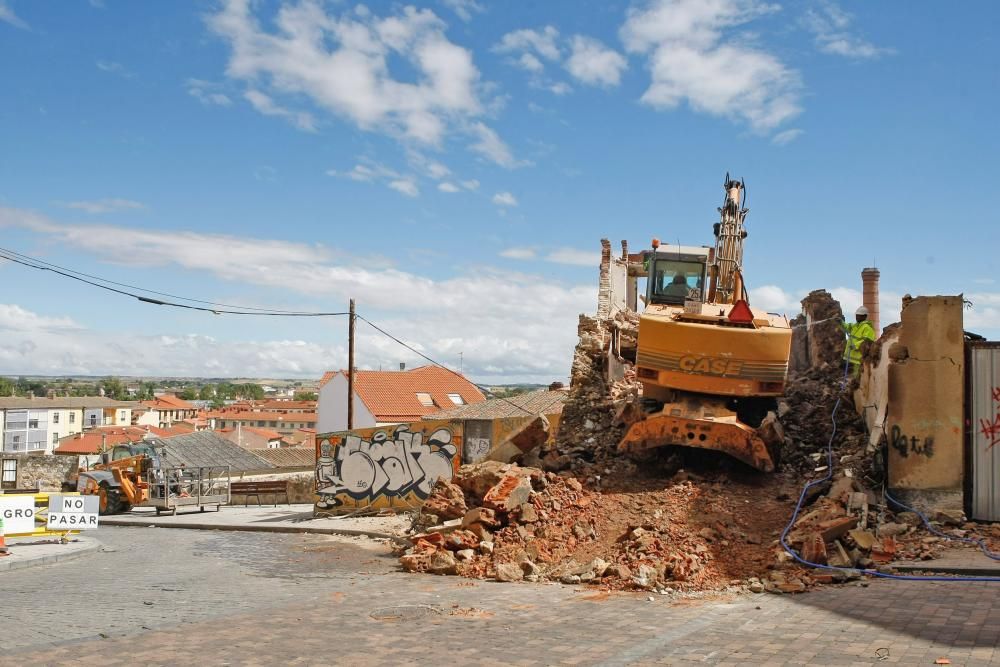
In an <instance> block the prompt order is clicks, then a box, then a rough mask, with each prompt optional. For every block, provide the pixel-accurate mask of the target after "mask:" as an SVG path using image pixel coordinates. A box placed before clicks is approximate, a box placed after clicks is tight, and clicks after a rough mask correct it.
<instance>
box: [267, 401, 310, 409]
mask: <svg viewBox="0 0 1000 667" xmlns="http://www.w3.org/2000/svg"><path fill="white" fill-rule="evenodd" d="M254 407H255V408H260V409H261V410H313V411H315V410H316V401H275V400H271V401H261V402H260V403H254Z"/></svg>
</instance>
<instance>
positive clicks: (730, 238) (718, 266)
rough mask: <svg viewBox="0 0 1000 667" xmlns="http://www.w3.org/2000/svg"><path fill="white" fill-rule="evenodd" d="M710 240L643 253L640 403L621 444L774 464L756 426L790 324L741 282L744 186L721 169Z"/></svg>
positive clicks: (783, 367)
mask: <svg viewBox="0 0 1000 667" xmlns="http://www.w3.org/2000/svg"><path fill="white" fill-rule="evenodd" d="M725 191H726V196H725V201H724V203H723V206H722V207H721V208H720V209H719V212H720V214H721V221H720V222H719V223H717V224H716V225H715V226H714V233H715V246H714V247H707V246H706V247H687V246H666V245H661V244H660V243H659V242H658V241H657V240H656V239H654V240H653V244H652V245H653V248H652V250H651V251H647V252H646V253H645V261H644V266H645V268H646V271H645V273H646V277H647V280H646V283H647V286H646V287H647V289H646V296H645V302H646V306H645V309H644V310H643V312H642V313H641V315H640V317H639V333H638V343H637V349H636V354H635V366H636V377H637V378H638V380H639V381H640V382H641V383H642V402H641V404H637V405H636V406H634V408H633V409H632V410H630V411H628V412H626V414H625V419H626V425H627V426H628V430H627V432H626V434H625V436H624V437H623V438H622V440H621V442H620V443H619V445H618V446H619V450H620V451H623V452H641V451H644V450H649V449H653V448H656V447H662V446H665V445H680V446H684V447H698V448H702V449H710V450H716V451H719V452H722V453H725V454H728V455H729V456H732V457H733V458H736V459H739V460H740V461H743V462H744V463H747V464H749V465H751V466H753V467H754V468H757V469H759V470H762V471H764V472H771V471H773V470H774V469H775V466H776V464H777V454H778V449H779V447H780V443H779V442H776V441H774V439H773V438H771V439H770V440H771V441H770V442H765V439H764V437H762V435H761V433H760V432H759V430H758V428H757V427H758V426H759V425H760V424H761V421H762V420H763V419H764V417H765V416H766V414H767V412H768V411H769V410H771V409H773V407H774V405H775V402H776V397H778V396H781V395H782V393H783V392H784V388H785V379H786V375H787V372H788V356H789V352H790V348H791V328H790V327H789V324H788V320H787V319H786V318H785V317H784V316H782V315H777V314H775V313H767V312H764V311H761V310H757V309H753V308H751V307H750V305H749V297H748V294H747V291H746V288H745V286H744V282H743V274H742V264H743V244H744V241H745V239H746V237H747V234H746V231H745V229H744V226H743V223H744V219H745V217H746V214H747V212H748V209H746V208H745V207H744V201H745V187H744V184H743V183H742V182H741V181H736V180H733V179H730V178H729V175H728V174H727V175H726V181H725Z"/></svg>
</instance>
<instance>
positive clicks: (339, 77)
mask: <svg viewBox="0 0 1000 667" xmlns="http://www.w3.org/2000/svg"><path fill="white" fill-rule="evenodd" d="M251 6H252V5H251V3H249V2H247V0H226V2H225V4H224V6H223V8H222V10H221V11H219V12H218V13H217V14H215V15H213V16H211V17H210V18H209V20H208V23H209V26H210V27H211V29H212V30H213V31H215V32H216V33H217V34H218V35H219V36H221V37H222V38H224V39H225V40H227V41H228V42H229V44H230V46H231V48H232V52H231V55H230V58H229V63H228V66H227V68H226V73H227V75H228V76H229V77H231V78H233V79H236V80H240V81H245V82H247V84H248V85H250V86H252V87H253V88H252V89H253V90H255V91H256V92H258V93H260V94H263V95H267V96H268V98H269V99H271V98H281V99H282V102H281V104H282V106H281V107H280V108H285V105H287V104H291V103H292V102H293V101H294V102H295V103H301V102H302V100H304V99H307V100H309V101H311V102H312V103H313V104H315V105H317V106H319V107H320V108H322V109H325V110H327V111H329V112H331V113H333V114H335V115H337V116H339V117H341V118H344V119H346V120H348V121H350V122H352V123H354V124H355V125H356V126H357V127H359V128H361V129H363V130H366V131H375V132H381V133H385V134H388V135H390V136H393V137H396V138H397V139H399V140H401V141H404V142H406V143H408V144H417V145H430V146H440V145H441V143H442V141H443V140H444V138H445V136H446V135H447V134H449V133H456V132H457V133H472V134H473V135H474V136H477V137H480V138H481V131H480V130H479V129H478V126H479V125H481V122H480V121H478V120H476V119H477V118H479V117H480V116H482V115H483V114H484V113H485V109H484V104H483V102H482V101H481V100H480V93H481V91H482V89H483V86H482V84H481V83H480V73H479V70H478V68H477V67H476V66H475V64H474V63H473V59H472V52H471V51H469V50H468V49H465V48H463V47H461V46H458V45H457V44H455V43H453V42H451V41H450V40H449V39H448V38H447V37H446V35H445V24H444V22H443V21H441V19H439V18H438V17H437V16H436V15H435V14H434V12H432V11H430V10H429V9H416V8H414V7H412V6H407V7H404V8H403V9H401V10H400V11H398V12H397V13H395V14H391V15H387V16H385V17H379V16H377V15H376V14H374V13H373V12H372V11H371V10H369V9H367V8H366V7H364V6H363V5H359V6H357V7H356V8H354V9H351V10H344V11H343V13H342V14H339V15H338V14H336V13H335V10H334V9H333V8H332V7H331V8H330V10H329V11H330V12H331V13H328V10H327V5H323V4H320V3H319V2H317V1H316V0H301V1H300V2H298V3H295V4H285V5H282V6H281V8H280V9H279V10H278V12H277V15H276V16H275V17H274V19H273V26H274V28H273V30H269V29H268V28H267V27H265V24H264V23H263V22H262V21H260V20H258V18H257V17H256V16H255V15H253V12H252V10H251ZM254 6H255V5H254ZM266 25H267V26H270V25H271V23H270V22H268V23H267V24H266ZM397 60H398V61H402V62H401V63H397V62H395V61H397ZM411 69H412V70H413V71H414V72H415V76H412V75H411V73H410V70H411ZM394 70H400V71H399V72H398V73H396V74H395V75H394ZM410 79H413V80H412V81H411V80H410ZM275 104H279V103H277V102H275ZM266 108H267V107H264V109H266ZM264 109H262V108H260V107H258V110H261V111H262V112H264V113H267V111H265V110H264ZM483 154H484V155H486V156H487V157H492V156H493V154H492V153H483ZM500 157H501V158H503V157H504V156H503V155H502V154H501V156H500Z"/></svg>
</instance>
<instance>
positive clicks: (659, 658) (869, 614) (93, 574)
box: [0, 528, 1000, 665]
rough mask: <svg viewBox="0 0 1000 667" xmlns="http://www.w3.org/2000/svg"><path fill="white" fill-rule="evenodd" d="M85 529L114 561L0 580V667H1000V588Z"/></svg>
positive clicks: (91, 560) (283, 537) (267, 537)
mask: <svg viewBox="0 0 1000 667" xmlns="http://www.w3.org/2000/svg"><path fill="white" fill-rule="evenodd" d="M97 536H98V538H99V539H101V540H102V541H103V542H105V544H107V545H109V549H111V550H110V551H107V552H102V553H95V554H92V555H89V556H84V557H81V558H79V559H76V560H73V561H70V562H66V563H60V564H56V565H51V566H43V567H39V568H33V569H30V570H23V571H14V572H7V573H0V590H2V596H3V605H0V629H2V632H0V637H2V639H0V649H2V654H0V655H2V657H0V664H4V665H7V664H10V665H50V664H51V665H62V664H66V665H69V664H73V665H79V664H102V665H125V664H129V665H134V664H172V665H177V664H199V665H274V664H288V665H313V664H336V665H425V664H441V663H447V664H453V665H464V664H469V665H591V664H594V665H625V664H664V665H674V664H689V663H698V662H701V663H706V664H713V665H868V664H883V663H894V664H901V665H932V664H934V661H935V660H936V659H937V658H940V657H947V658H948V659H950V660H951V664H952V665H989V664H996V665H1000V651H998V650H996V648H995V647H996V646H997V644H998V643H1000V595H998V593H1000V585H993V584H969V583H953V584H944V583H923V582H919V583H908V582H896V581H875V582H872V583H871V584H870V585H869V586H867V587H862V586H860V585H851V586H845V587H830V588H827V589H825V590H822V591H819V592H815V593H809V594H805V595H795V596H772V595H766V594H765V595H757V596H736V597H717V598H714V599H702V600H671V599H670V598H669V597H667V596H653V597H654V599H653V601H649V600H648V599H647V596H646V595H640V594H624V595H623V594H618V595H606V594H602V593H599V592H596V591H594V590H587V589H583V588H579V587H567V586H559V585H531V584H497V583H493V582H480V581H468V580H463V579H458V578H455V577H434V576H429V575H426V576H415V575H406V574H402V573H399V572H396V568H395V562H394V560H393V559H392V558H390V557H388V556H387V554H386V553H385V550H384V549H382V548H379V549H377V550H372V549H371V548H367V549H366V548H362V547H361V546H359V545H358V544H351V543H349V542H348V541H346V540H335V539H333V538H329V537H322V536H313V535H288V534H262V533H234V532H206V531H187V530H169V531H167V530H161V529H138V528H104V529H101V530H100V531H98V534H97ZM879 656H884V657H885V660H879Z"/></svg>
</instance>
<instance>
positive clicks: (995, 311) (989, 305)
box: [965, 292, 1000, 339]
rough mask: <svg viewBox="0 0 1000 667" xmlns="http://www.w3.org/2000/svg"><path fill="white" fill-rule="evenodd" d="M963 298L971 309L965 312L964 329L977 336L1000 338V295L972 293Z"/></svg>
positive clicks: (995, 293) (996, 293) (994, 293)
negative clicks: (970, 304)
mask: <svg viewBox="0 0 1000 667" xmlns="http://www.w3.org/2000/svg"><path fill="white" fill-rule="evenodd" d="M965 298H966V299H968V300H969V301H970V302H971V303H972V307H971V308H969V309H967V310H966V311H965V328H966V329H968V330H969V331H972V332H974V333H978V334H984V333H985V334H986V335H989V336H991V337H992V338H994V339H997V338H1000V293H998V292H973V293H971V294H966V295H965Z"/></svg>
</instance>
